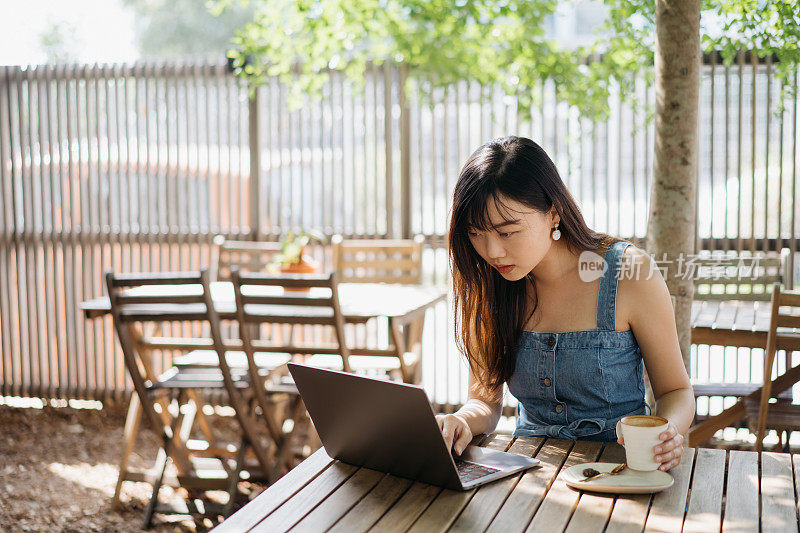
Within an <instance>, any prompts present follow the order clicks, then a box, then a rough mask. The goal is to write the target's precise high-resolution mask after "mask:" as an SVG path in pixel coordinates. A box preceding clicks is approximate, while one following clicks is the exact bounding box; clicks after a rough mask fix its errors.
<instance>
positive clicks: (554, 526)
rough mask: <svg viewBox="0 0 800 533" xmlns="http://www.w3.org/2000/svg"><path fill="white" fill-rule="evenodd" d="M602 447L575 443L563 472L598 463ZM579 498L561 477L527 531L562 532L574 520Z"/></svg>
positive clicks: (588, 443) (552, 487) (549, 492)
mask: <svg viewBox="0 0 800 533" xmlns="http://www.w3.org/2000/svg"><path fill="white" fill-rule="evenodd" d="M602 447H603V443H602V442H594V441H583V440H579V441H577V442H575V446H573V447H572V451H570V453H569V457H567V460H566V461H565V462H564V466H563V467H562V470H564V469H566V468H569V467H571V466H573V465H577V464H580V463H590V462H594V461H596V460H597V457H598V456H599V455H600V452H601V451H602ZM579 498H580V493H579V492H578V491H574V490H572V489H571V488H569V487H568V486H567V484H566V482H565V481H564V480H563V479H561V477H558V478H556V480H555V481H554V482H553V485H552V486H551V487H550V490H549V491H547V494H546V495H545V497H544V501H542V504H541V505H540V506H539V510H538V511H536V514H535V515H534V516H533V520H531V523H530V524H528V528H527V530H526V531H529V532H533V531H562V530H563V529H564V527H566V525H567V523H568V522H569V520H570V518H572V511H573V510H574V509H575V505H576V504H577V503H578V499H579Z"/></svg>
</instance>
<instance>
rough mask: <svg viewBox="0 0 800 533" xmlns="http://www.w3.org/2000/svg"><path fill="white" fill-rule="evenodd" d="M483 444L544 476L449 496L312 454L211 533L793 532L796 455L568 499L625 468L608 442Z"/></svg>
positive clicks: (697, 457) (694, 468) (705, 466)
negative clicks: (654, 489) (601, 475)
mask: <svg viewBox="0 0 800 533" xmlns="http://www.w3.org/2000/svg"><path fill="white" fill-rule="evenodd" d="M480 445H482V446H487V447H489V448H494V449H499V450H507V451H509V452H511V453H518V454H521V455H526V456H533V457H538V458H539V459H540V460H541V461H542V463H541V465H542V466H541V468H534V469H531V470H528V471H526V472H525V473H524V474H520V475H516V476H512V477H510V478H506V479H504V480H500V481H496V482H494V483H490V484H488V485H484V486H483V487H480V488H478V489H474V490H471V491H466V492H458V491H452V490H447V489H441V488H439V487H434V486H431V485H427V484H425V483H418V482H412V481H410V480H406V479H402V478H397V477H394V476H391V475H385V474H383V473H381V472H376V471H373V470H368V469H365V468H356V467H354V466H350V465H347V464H344V463H340V462H339V461H334V460H332V459H330V458H329V457H328V456H327V455H326V454H325V451H324V449H320V450H318V451H317V452H316V453H314V454H313V455H312V456H311V457H309V458H308V459H306V461H304V462H303V463H301V464H300V465H299V466H297V467H296V468H295V469H294V470H292V471H291V472H289V473H288V474H286V475H285V476H284V477H283V478H281V479H280V480H279V481H278V482H277V483H275V484H274V485H272V486H270V487H269V488H267V489H266V490H265V491H264V492H262V493H261V494H259V495H258V496H257V497H256V498H255V499H254V500H253V501H251V502H250V503H248V504H247V505H246V506H244V507H242V508H241V509H240V510H239V511H237V512H236V513H234V514H233V515H232V516H231V517H229V518H228V519H227V520H226V521H225V522H223V523H222V524H221V525H220V526H219V527H218V528H217V529H215V531H217V532H226V531H270V532H276V533H277V532H281V531H287V530H289V529H291V528H294V529H292V531H308V532H314V531H340V532H348V533H349V532H360V531H367V530H368V529H369V528H372V527H374V531H380V532H384V531H391V532H394V531H398V532H399V531H419V532H429V531H431V532H437V531H497V532H502V533H511V532H522V531H546V532H548V533H555V532H561V531H575V532H584V531H603V529H604V528H606V529H605V531H608V532H620V531H622V532H628V531H630V532H640V531H665V532H678V531H681V528H683V531H684V532H709V531H720V528H721V530H722V531H723V532H726V531H754V532H757V531H759V526H761V528H762V530H763V531H795V532H796V531H797V530H798V521H797V514H796V509H797V497H796V492H795V489H794V474H793V470H792V464H793V463H794V464H795V468H796V469H797V467H799V466H800V464H798V460H800V456H791V455H789V454H784V453H764V454H763V455H762V459H761V464H760V468H759V458H758V454H757V453H755V452H750V451H730V452H726V450H719V449H708V448H701V449H693V448H688V449H686V450H685V453H684V460H683V462H682V463H681V464H680V465H679V466H677V467H675V468H673V469H672V470H671V471H670V474H672V476H673V477H674V478H675V484H674V485H673V486H672V487H671V488H669V489H667V490H665V491H662V492H659V493H656V494H654V495H650V494H645V495H613V494H612V495H609V494H593V493H589V492H580V491H577V490H573V489H571V488H569V487H567V486H566V484H565V483H564V481H563V480H561V478H560V476H559V473H560V472H561V471H562V470H564V469H565V468H568V467H570V466H572V465H575V464H579V463H584V462H590V461H596V460H600V461H608V462H621V461H623V460H624V451H623V449H622V447H621V446H619V445H618V444H616V443H609V444H605V445H603V444H602V443H598V442H591V441H569V440H560V439H544V438H537V437H521V438H517V439H514V438H512V437H510V436H507V435H493V436H491V437H488V438H486V439H485V440H483V442H481V443H480ZM798 475H800V470H798ZM759 486H760V487H761V490H760V492H759ZM723 494H724V495H725V496H723ZM723 498H724V499H725V505H724V508H723Z"/></svg>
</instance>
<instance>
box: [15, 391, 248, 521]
mask: <svg viewBox="0 0 800 533" xmlns="http://www.w3.org/2000/svg"><path fill="white" fill-rule="evenodd" d="M124 422H125V413H124V410H123V409H121V408H116V409H102V410H99V409H73V408H70V407H57V408H54V407H49V406H45V407H44V408H20V407H9V406H8V405H0V531H3V532H5V531H8V532H16V531H48V532H50V531H61V532H84V531H102V532H117V531H119V532H127V531H137V532H138V531H141V525H142V516H143V510H144V508H145V506H146V505H147V502H148V500H149V495H150V493H151V490H150V485H148V484H146V483H133V482H126V483H125V484H124V485H123V491H122V505H121V508H120V509H119V510H117V511H115V510H112V509H111V498H112V496H113V494H114V486H115V484H116V480H117V472H118V470H117V464H118V461H119V459H120V453H121V443H122V430H123V426H124ZM223 423H224V422H223ZM157 449H158V446H157V441H156V439H155V437H154V435H153V433H152V432H150V431H146V430H145V431H140V432H139V436H138V438H137V443H136V447H135V454H134V457H133V461H132V462H133V464H134V465H135V466H138V467H146V466H150V465H151V464H152V461H153V459H154V458H155V455H156V451H157ZM253 489H255V490H254V493H257V491H258V489H259V487H253ZM226 497H227V496H223V500H222V501H224V498H226ZM170 498H180V494H176V493H175V492H174V491H173V490H172V489H170V488H169V487H165V488H163V489H162V491H161V498H160V499H161V500H169V499H170ZM158 518H159V519H160V521H161V522H162V523H160V524H158V525H156V527H155V528H153V531H159V532H161V531H204V530H207V529H208V527H210V526H212V525H213V524H211V523H210V521H209V522H206V523H205V524H204V523H202V522H201V523H199V524H196V523H194V521H193V520H191V519H190V518H188V517H179V516H177V517H163V516H159V517H158ZM165 520H170V522H168V523H164V522H165Z"/></svg>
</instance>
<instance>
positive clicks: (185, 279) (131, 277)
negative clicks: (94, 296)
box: [106, 272, 202, 287]
mask: <svg viewBox="0 0 800 533" xmlns="http://www.w3.org/2000/svg"><path fill="white" fill-rule="evenodd" d="M201 278H202V273H201V272H135V273H124V274H113V275H112V276H111V278H110V279H109V278H108V277H107V278H106V279H107V281H108V283H109V284H110V285H111V286H112V287H143V286H147V285H194V284H199V283H201Z"/></svg>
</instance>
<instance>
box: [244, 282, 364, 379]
mask: <svg viewBox="0 0 800 533" xmlns="http://www.w3.org/2000/svg"><path fill="white" fill-rule="evenodd" d="M231 280H232V281H233V288H234V294H235V295H236V313H237V316H238V319H239V322H240V323H241V324H253V323H262V324H263V323H267V324H273V325H275V324H290V325H323V326H330V327H331V328H332V329H333V331H334V335H333V337H334V339H335V342H336V343H337V344H338V346H337V347H336V349H335V351H336V352H337V353H339V354H341V356H342V368H343V369H344V370H345V371H350V365H349V361H348V357H349V355H350V353H349V350H348V348H347V344H346V342H345V340H344V317H343V316H342V312H341V309H340V307H339V295H338V290H337V287H338V283H337V273H336V272H335V271H334V272H332V273H330V274H329V275H324V276H320V275H311V274H292V275H286V276H274V275H270V274H264V273H252V272H251V273H240V272H239V271H238V270H237V269H235V268H234V269H233V270H232V272H231ZM301 291H302V292H301ZM305 291H307V292H305ZM248 330H249V328H247V327H240V335H241V337H242V344H243V346H244V349H245V352H246V353H248V352H252V351H253V350H254V349H253V339H252V338H251V337H250V335H249V331H248ZM311 337H314V338H310V339H309V338H305V339H303V341H304V342H303V344H302V345H301V346H297V345H294V344H293V343H292V339H289V340H288V342H285V343H283V344H282V345H280V346H278V347H276V351H277V350H279V349H281V348H282V349H285V351H287V352H288V353H294V354H313V353H323V351H320V349H323V350H330V348H331V343H330V341H328V342H326V343H321V342H319V340H318V338H316V337H315V336H313V335H312V336H311ZM325 353H330V352H329V351H327V352H325ZM248 358H249V356H248Z"/></svg>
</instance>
